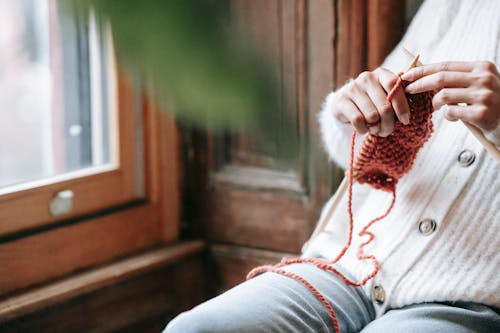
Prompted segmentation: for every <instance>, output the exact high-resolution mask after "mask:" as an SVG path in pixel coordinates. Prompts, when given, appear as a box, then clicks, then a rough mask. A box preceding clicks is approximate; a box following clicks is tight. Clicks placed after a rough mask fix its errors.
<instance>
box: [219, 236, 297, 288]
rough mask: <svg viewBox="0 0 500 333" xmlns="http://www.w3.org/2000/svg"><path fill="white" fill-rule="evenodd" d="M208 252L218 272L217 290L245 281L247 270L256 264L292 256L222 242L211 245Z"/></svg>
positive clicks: (270, 262) (277, 260) (269, 262)
mask: <svg viewBox="0 0 500 333" xmlns="http://www.w3.org/2000/svg"><path fill="white" fill-rule="evenodd" d="M210 253H211V254H212V256H213V258H214V259H213V261H214V266H215V268H216V270H217V272H218V275H217V279H218V281H217V282H218V284H217V291H218V292H222V291H225V290H228V289H230V288H232V287H234V286H236V285H237V284H240V283H242V282H243V281H245V278H246V276H247V274H248V272H250V270H251V269H252V268H254V267H256V266H261V265H266V264H273V263H276V262H279V261H280V260H281V259H282V258H283V257H288V258H290V257H293V254H290V253H284V252H276V251H267V250H259V249H253V248H248V247H241V246H230V245H223V244H218V245H214V246H212V247H211V249H210Z"/></svg>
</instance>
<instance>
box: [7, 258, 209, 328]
mask: <svg viewBox="0 0 500 333" xmlns="http://www.w3.org/2000/svg"><path fill="white" fill-rule="evenodd" d="M202 276H203V261H202V258H201V257H200V256H199V255H195V256H190V257H187V258H185V260H183V261H182V262H178V263H176V264H175V265H171V266H169V267H165V268H161V269H159V270H156V271H153V272H150V273H145V274H141V275H139V276H136V277H133V278H131V279H127V280H125V281H121V282H118V283H116V284H113V285H111V286H109V287H106V288H101V289H98V290H96V291H93V292H91V293H89V294H85V295H82V296H79V297H76V298H74V299H71V300H68V301H66V302H63V303H58V304H55V305H53V306H51V307H47V308H45V309H43V310H40V311H37V312H34V313H31V314H27V315H24V316H21V317H17V318H16V319H14V320H10V321H7V322H4V323H2V324H1V331H2V332H3V333H10V332H47V333H59V332H61V333H62V332H86V333H89V332H92V333H101V332H134V333H135V332H141V331H143V330H144V331H148V329H149V330H150V329H152V328H157V329H158V330H157V332H159V331H160V330H161V329H162V328H163V327H164V326H165V325H166V323H167V322H168V320H169V319H171V318H173V317H174V316H175V315H176V314H178V313H179V312H181V311H185V310H187V309H189V308H191V307H192V306H194V305H196V304H198V303H200V302H201V301H202V300H204V299H205V298H206V295H205V281H204V279H203V278H202Z"/></svg>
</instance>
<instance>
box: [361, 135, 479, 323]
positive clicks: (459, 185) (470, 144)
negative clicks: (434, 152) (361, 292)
mask: <svg viewBox="0 0 500 333" xmlns="http://www.w3.org/2000/svg"><path fill="white" fill-rule="evenodd" d="M484 153H485V152H484V149H483V147H482V146H481V144H480V143H479V142H478V141H477V140H476V139H475V138H474V137H472V135H471V134H469V135H468V136H467V139H466V140H465V142H464V145H463V146H462V147H457V148H456V150H454V151H453V153H452V154H450V156H449V158H450V159H453V163H454V164H453V165H452V167H451V172H449V173H448V174H445V176H444V178H443V180H442V185H441V186H440V187H439V188H438V190H437V191H436V193H435V194H434V195H433V196H432V200H431V201H430V203H429V205H427V207H426V209H425V210H424V211H423V212H422V214H421V217H420V218H419V219H417V220H416V221H415V222H414V223H415V227H414V228H413V231H411V235H410V236H411V237H410V239H409V241H413V242H418V246H417V247H418V248H419V250H418V251H414V252H413V253H412V254H411V257H410V258H405V260H404V261H405V263H406V265H405V263H401V262H397V261H400V260H401V258H400V257H398V256H397V255H396V254H395V252H397V251H395V252H394V253H393V255H391V256H389V257H387V258H386V260H385V262H384V263H383V264H382V266H383V265H387V266H390V267H401V269H400V270H399V272H397V274H398V275H399V277H398V278H395V279H390V281H391V283H389V282H388V281H384V278H383V276H382V275H383V274H380V273H379V274H378V275H377V276H376V277H375V278H374V279H373V281H372V282H371V284H370V286H369V288H370V289H369V294H370V296H371V299H372V302H373V304H374V305H375V309H376V313H377V315H381V314H382V313H384V312H385V311H386V309H387V305H388V304H389V303H390V302H389V300H390V297H391V293H392V291H393V290H394V289H395V288H396V286H397V284H398V283H399V281H400V280H401V278H403V276H404V274H406V273H407V272H408V271H409V269H410V268H411V267H412V266H413V264H414V263H415V262H416V261H417V260H418V259H419V258H420V257H421V254H422V252H423V251H425V248H427V246H428V244H429V243H430V242H431V241H432V239H433V238H434V237H435V236H436V234H437V233H438V229H439V223H440V222H441V221H442V220H443V219H444V218H445V216H446V214H447V212H448V209H449V205H451V204H452V200H451V201H450V203H449V205H443V204H442V202H441V200H438V199H437V198H442V197H445V198H450V197H454V198H455V197H456V196H458V195H459V193H460V192H461V191H462V189H463V187H464V186H465V184H466V183H467V180H468V179H469V177H470V175H472V173H473V172H474V170H475V169H476V167H477V165H478V163H477V161H478V160H480V159H481V157H482V155H483V154H484ZM475 162H476V163H475ZM451 184H453V186H452V185H451ZM450 188H451V189H452V191H450V190H449V189H450ZM401 246H408V243H402V244H401ZM391 273H393V272H391ZM382 295H383V300H382V301H381V299H382Z"/></svg>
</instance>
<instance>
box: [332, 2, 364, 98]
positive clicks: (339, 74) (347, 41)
mask: <svg viewBox="0 0 500 333" xmlns="http://www.w3.org/2000/svg"><path fill="white" fill-rule="evenodd" d="M336 10H337V15H336V17H337V30H338V31H337V34H336V35H337V38H336V50H335V52H336V56H337V59H336V69H337V70H336V78H335V81H336V86H337V88H338V87H340V86H342V85H343V84H344V83H346V81H347V80H348V79H350V78H353V77H356V76H357V75H358V74H359V73H361V71H363V70H364V69H365V67H366V49H367V45H366V38H367V36H366V27H367V22H366V10H367V8H366V0H338V1H337V6H336Z"/></svg>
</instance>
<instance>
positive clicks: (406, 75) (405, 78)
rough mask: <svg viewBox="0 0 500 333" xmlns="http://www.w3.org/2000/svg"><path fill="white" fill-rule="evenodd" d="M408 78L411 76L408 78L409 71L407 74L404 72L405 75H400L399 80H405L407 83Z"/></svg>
mask: <svg viewBox="0 0 500 333" xmlns="http://www.w3.org/2000/svg"><path fill="white" fill-rule="evenodd" d="M410 77H411V76H410V74H409V71H408V72H406V73H403V74H401V79H403V80H405V81H409V79H410Z"/></svg>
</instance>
